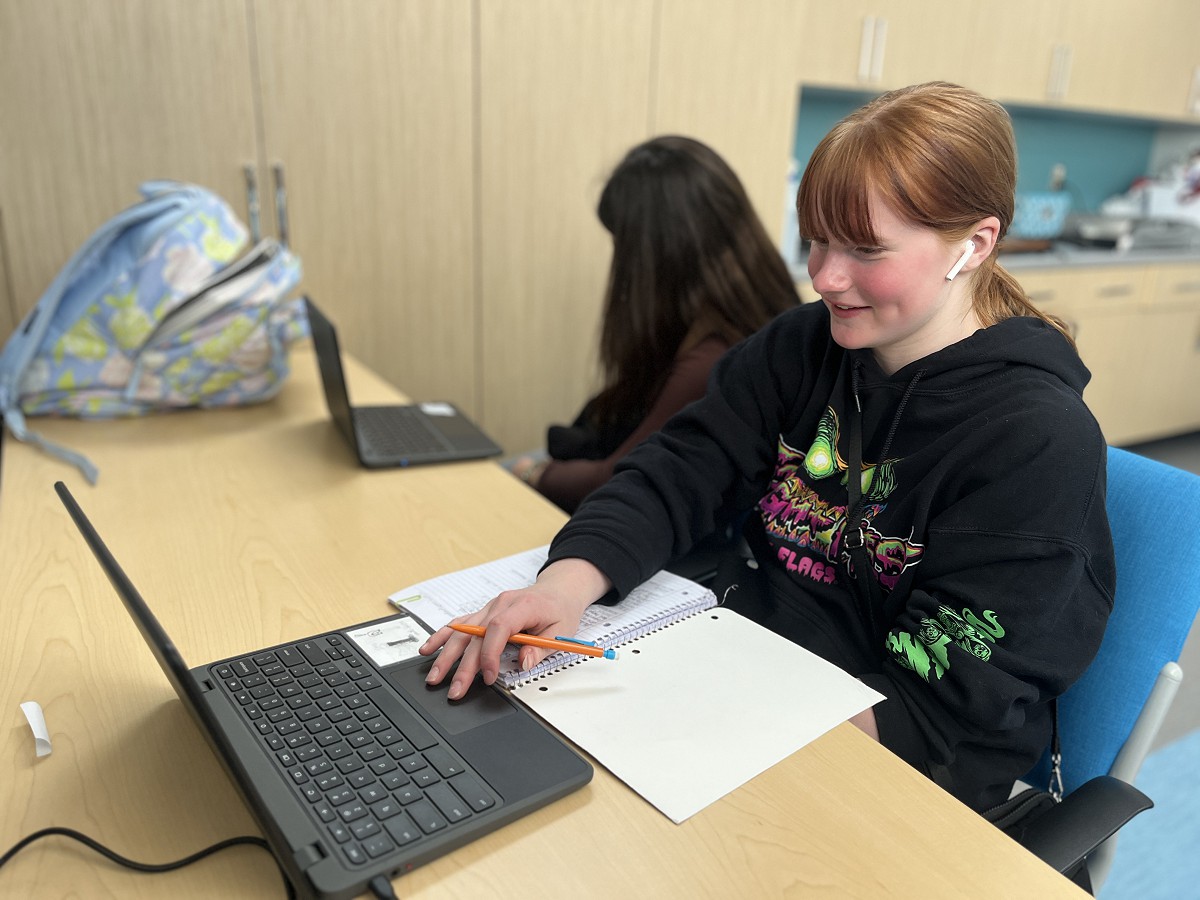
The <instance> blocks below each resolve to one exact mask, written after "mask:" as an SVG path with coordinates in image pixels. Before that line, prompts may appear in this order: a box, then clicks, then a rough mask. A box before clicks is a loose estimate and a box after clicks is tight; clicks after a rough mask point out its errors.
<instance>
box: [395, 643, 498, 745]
mask: <svg viewBox="0 0 1200 900" xmlns="http://www.w3.org/2000/svg"><path fill="white" fill-rule="evenodd" d="M432 664H433V660H429V661H428V662H424V663H422V664H420V665H416V666H414V665H398V666H391V667H389V668H386V669H384V670H383V674H384V675H386V676H387V679H388V681H389V682H391V683H392V684H393V685H394V686H395V687H396V688H397V689H398V690H399V691H400V693H402V694H403V695H404V696H405V697H406V698H408V699H409V700H411V701H412V702H413V704H414V705H416V706H417V707H418V708H419V709H420V710H421V711H422V712H424V713H425V714H426V715H427V716H429V717H430V718H431V719H433V720H434V721H435V722H437V723H438V724H439V725H440V726H441V727H442V728H444V729H445V730H446V731H448V732H449V733H450V734H462V733H463V732H464V731H470V730H471V729H472V728H477V727H479V726H480V725H483V724H486V723H487V722H493V721H495V720H496V719H501V718H504V717H505V716H510V715H512V714H513V712H514V709H513V707H512V704H511V703H509V702H508V701H507V700H506V699H505V698H504V697H503V696H501V694H500V693H499V691H497V690H495V689H493V688H490V687H487V686H486V685H484V684H483V682H481V681H479V680H478V679H476V680H475V681H474V682H472V684H471V687H470V689H469V690H468V691H467V694H466V696H465V697H463V698H462V699H461V700H455V701H450V700H447V699H446V687H447V685H446V684H445V683H444V682H443V683H442V684H440V685H438V686H437V687H429V686H428V685H426V684H425V676H426V675H427V674H428V673H429V667H430V666H431V665H432Z"/></svg>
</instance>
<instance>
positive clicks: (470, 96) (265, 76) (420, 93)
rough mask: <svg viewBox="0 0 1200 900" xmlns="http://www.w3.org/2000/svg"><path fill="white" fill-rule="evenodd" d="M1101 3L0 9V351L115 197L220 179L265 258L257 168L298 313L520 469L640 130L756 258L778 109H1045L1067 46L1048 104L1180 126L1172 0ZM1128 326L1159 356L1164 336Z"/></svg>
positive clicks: (583, 368)
mask: <svg viewBox="0 0 1200 900" xmlns="http://www.w3.org/2000/svg"><path fill="white" fill-rule="evenodd" d="M1122 7H1123V4H1117V3H1116V2H1115V0H1102V2H1101V3H1100V5H1099V6H1095V5H1094V4H1091V3H1089V4H1086V5H1085V4H1084V3H1083V2H1082V0H1063V2H1061V3H1052V4H1043V3H1039V2H1036V0H1011V2H1010V3H1009V4H1007V5H1006V6H1005V7H1004V8H1002V9H1001V8H998V7H989V6H986V5H982V4H966V5H965V6H964V4H961V3H958V2H950V0H917V2H901V0H850V2H847V3H844V4H828V3H825V4H819V3H816V2H813V0H656V2H654V3H646V2H644V0H573V2H571V3H562V2H560V0H488V2H485V3H480V2H477V0H436V2H435V0H206V2H204V3H201V4H183V5H181V4H168V3H161V2H155V0H5V2H4V3H0V83H3V84H4V85H5V86H6V87H7V88H8V89H6V90H5V91H3V92H0V226H2V230H0V245H2V246H0V267H4V266H6V267H7V274H6V275H4V277H3V278H2V279H0V340H2V339H4V338H5V337H6V336H7V334H8V333H9V332H10V331H11V329H12V328H13V327H14V326H15V324H16V323H17V322H18V321H19V319H20V317H21V316H23V315H24V313H25V312H26V311H27V310H28V309H29V308H30V307H31V306H32V305H33V304H34V302H36V300H37V298H38V296H39V295H40V294H41V292H42V291H43V290H44V289H45V287H46V285H47V284H49V282H50V281H51V279H52V278H53V276H54V274H55V273H56V272H57V271H58V270H59V269H60V268H61V266H62V265H63V264H64V263H65V262H66V260H67V259H68V258H69V257H70V255H71V254H72V253H73V252H74V251H75V250H76V249H77V248H78V247H79V246H80V245H81V244H82V243H83V241H84V240H86V238H87V237H88V236H89V235H90V234H91V233H92V231H94V230H95V228H96V227H97V226H98V225H99V224H101V223H102V222H103V221H105V220H106V219H107V218H108V217H109V216H111V215H113V214H114V213H116V212H117V211H118V210H120V209H122V208H124V207H126V206H128V205H130V204H131V203H132V202H134V200H136V194H135V191H136V187H137V185H138V184H139V183H140V182H142V181H144V180H148V179H151V178H156V177H169V178H174V179H179V180H187V181H194V182H197V183H199V184H203V185H205V186H207V187H210V188H212V189H214V190H216V191H217V192H218V193H220V194H221V195H222V196H224V197H226V198H227V199H228V200H229V201H231V203H232V205H233V206H234V208H235V210H236V211H237V212H238V213H239V214H240V215H242V216H243V217H244V218H247V219H248V214H249V209H248V206H247V202H246V195H245V184H244V178H245V176H244V169H245V168H246V167H249V168H250V171H251V172H252V173H254V174H255V176H256V178H257V181H258V184H259V185H260V192H261V196H262V199H263V202H262V209H263V217H262V218H263V229H264V231H265V232H266V233H278V227H279V223H277V222H276V221H275V217H274V215H273V204H272V203H271V197H272V192H273V189H274V186H275V172H276V171H278V172H280V173H282V174H283V175H284V180H285V184H286V188H287V191H286V195H287V202H288V212H289V215H288V223H289V226H290V227H289V230H288V234H289V237H290V240H291V245H292V247H293V249H294V250H295V251H296V253H297V255H298V256H299V257H300V259H301V261H302V263H303V265H304V280H303V282H302V286H303V289H304V290H306V291H308V292H309V293H311V295H312V296H313V298H314V299H315V300H316V301H317V302H318V303H320V304H321V305H322V306H323V307H324V308H325V309H327V311H328V312H329V313H330V315H331V316H332V317H333V318H334V320H335V321H336V322H337V323H338V325H339V329H340V331H341V332H342V334H343V336H344V340H345V344H346V347H347V349H348V350H349V351H350V352H351V353H353V354H355V355H356V356H358V357H359V358H360V359H362V360H363V361H364V362H365V363H367V364H368V365H369V366H370V367H371V368H373V369H374V370H376V371H377V372H379V373H381V374H382V375H383V376H384V377H385V378H387V379H388V380H389V381H391V382H393V383H394V384H396V385H398V386H399V387H400V388H401V389H403V390H404V391H406V392H407V393H409V394H410V395H411V396H414V397H417V398H435V397H436V398H445V399H449V400H453V401H454V402H456V403H458V404H460V405H461V406H462V407H463V408H464V409H466V410H467V411H469V412H471V413H472V414H474V415H476V416H477V417H478V418H479V419H480V421H481V422H482V424H483V425H484V426H485V427H486V428H487V429H488V430H489V431H491V432H492V433H493V434H494V435H495V436H496V437H497V438H498V439H499V440H500V442H501V444H502V445H504V446H505V447H506V449H508V450H510V451H512V452H519V451H521V450H524V449H526V448H528V447H532V446H536V445H537V444H539V443H540V442H541V440H542V438H543V435H544V429H545V426H546V424H548V423H550V422H554V421H563V420H565V419H567V418H569V417H570V416H572V415H573V414H574V413H575V412H576V411H577V409H578V408H579V406H580V405H581V404H582V402H583V400H584V399H585V398H586V397H587V396H588V394H589V393H590V392H591V391H593V390H594V389H595V388H596V386H597V385H596V376H597V367H596V344H597V339H598V325H599V319H600V304H601V301H602V296H603V291H604V285H605V279H606V275H607V265H608V256H609V250H610V245H609V239H608V236H607V234H606V233H605V232H604V230H603V228H601V226H600V225H599V223H598V222H597V220H596V217H595V204H596V201H597V199H598V197H599V192H600V190H601V188H602V186H603V183H604V180H605V178H606V176H607V174H608V172H609V171H610V170H611V168H612V166H613V165H615V164H616V162H617V161H618V160H619V159H620V157H621V155H622V154H623V153H624V152H625V151H626V150H627V149H628V148H629V147H630V146H632V145H633V144H635V143H637V142H638V141H641V140H643V139H645V138H647V137H649V136H651V135H653V134H659V133H666V132H674V133H682V134H689V135H692V136H694V137H697V138H699V139H700V140H703V141H705V142H707V143H709V144H711V145H712V146H713V147H714V148H715V149H716V150H717V151H718V152H720V153H721V154H722V155H723V156H724V157H725V158H726V159H727V160H728V161H729V162H730V164H731V165H732V166H733V168H734V169H735V171H737V173H738V175H739V177H740V178H741V179H742V181H743V183H744V184H745V186H746V189H747V192H748V194H749V195H750V197H751V200H752V201H753V203H754V205H755V208H756V209H757V210H758V212H759V214H760V216H761V217H762V219H763V222H764V224H765V225H766V227H767V229H768V231H769V232H770V233H771V234H773V235H779V234H780V233H781V224H782V221H783V218H784V208H785V204H786V203H787V202H788V199H787V198H786V197H785V195H784V184H785V178H786V171H787V163H788V160H789V158H790V150H791V146H792V138H793V128H794V122H793V119H792V116H793V112H794V110H795V102H796V92H797V90H798V87H799V86H800V85H801V84H823V85H829V86H842V87H857V88H860V89H864V90H867V91H877V90H883V89H886V88H890V87H896V86H899V85H902V84H907V83H912V82H916V81H923V80H928V79H931V78H949V79H952V80H958V81H962V82H964V83H966V84H969V85H971V86H973V87H977V88H979V89H980V90H983V91H984V92H985V93H988V94H990V95H993V96H996V97H999V98H1001V99H1005V100H1020V101H1025V102H1035V103H1044V102H1047V90H1048V86H1052V85H1053V84H1054V83H1055V82H1053V79H1052V78H1051V76H1052V75H1053V74H1054V72H1055V71H1057V70H1056V69H1055V66H1056V65H1057V66H1061V65H1062V64H1063V62H1064V59H1063V57H1062V55H1061V50H1058V49H1056V48H1061V47H1064V46H1068V47H1070V48H1071V60H1070V62H1071V68H1070V72H1069V75H1070V77H1069V79H1068V82H1067V86H1066V89H1065V94H1064V96H1062V97H1060V98H1059V99H1058V100H1056V101H1054V102H1058V103H1062V104H1064V105H1067V106H1072V105H1078V106H1082V107H1091V108H1106V109H1112V110H1115V111H1121V112H1135V113H1140V114H1143V115H1165V116H1172V117H1178V116H1181V115H1182V114H1183V112H1182V108H1181V104H1183V105H1186V99H1187V98H1186V93H1187V89H1188V86H1189V85H1188V84H1187V77H1188V73H1189V72H1190V71H1191V69H1189V68H1188V67H1189V66H1194V64H1195V63H1196V62H1200V60H1196V59H1195V57H1196V55H1197V52H1198V51H1197V50H1196V49H1195V47H1193V46H1192V43H1193V42H1191V41H1190V37H1191V34H1192V32H1194V30H1195V29H1194V28H1190V27H1181V25H1180V23H1183V24H1184V25H1186V23H1187V22H1188V19H1189V17H1191V18H1192V19H1194V18H1195V13H1194V11H1193V4H1192V0H1166V2H1165V3H1164V4H1160V5H1158V6H1156V9H1160V10H1165V12H1159V13H1158V14H1157V18H1156V19H1155V20H1154V21H1153V22H1151V21H1150V20H1137V21H1136V22H1130V21H1129V20H1128V19H1127V18H1126V16H1127V15H1128V14H1127V13H1124V12H1123V10H1122ZM1147 35H1153V40H1150V39H1147V37H1146V36H1147ZM1056 53H1059V56H1056V55H1055V54H1056ZM1143 57H1144V59H1143ZM1181 72H1182V73H1183V76H1182V86H1180V85H1181V76H1180V74H1179V73H1181ZM3 274H4V273H2V272H0V275H3ZM6 294H7V296H6ZM1156 296H1157V295H1156ZM1106 308H1108V309H1110V310H1111V314H1110V315H1109V316H1108V319H1105V318H1104V317H1103V316H1100V318H1099V320H1098V321H1106V322H1107V324H1104V325H1099V326H1098V325H1096V324H1095V322H1092V323H1091V325H1090V328H1089V329H1088V330H1085V331H1083V332H1081V334H1082V335H1083V337H1082V338H1081V340H1082V341H1083V343H1084V345H1085V346H1086V345H1089V344H1090V345H1092V346H1093V347H1096V348H1103V347H1105V346H1106V341H1105V340H1101V338H1100V337H1099V335H1101V334H1102V333H1103V331H1104V329H1106V328H1107V329H1109V330H1111V331H1112V333H1113V334H1114V335H1117V334H1118V333H1119V332H1120V331H1121V330H1122V327H1123V326H1122V324H1121V317H1122V316H1125V315H1127V314H1128V311H1125V312H1121V311H1120V310H1119V308H1118V306H1115V305H1114V306H1110V307H1106ZM1155 309H1156V310H1157V313H1156V314H1157V315H1159V316H1161V317H1162V319H1161V321H1162V322H1164V323H1169V324H1171V325H1172V326H1173V334H1178V333H1181V329H1182V328H1183V326H1184V325H1186V324H1187V321H1188V320H1187V316H1188V315H1190V313H1189V312H1188V311H1187V310H1189V309H1190V307H1188V306H1187V304H1182V305H1181V304H1167V305H1165V306H1162V307H1161V308H1160V307H1156V308H1155ZM1142 311H1143V312H1144V310H1142ZM1090 315H1092V316H1096V315H1097V314H1095V313H1090ZM1109 320H1111V321H1109ZM1084 324H1085V326H1086V325H1087V324H1088V323H1084ZM1126 324H1128V323H1126ZM1137 327H1143V326H1140V325H1139V326H1137ZM1147 327H1148V326H1147ZM1178 339H1179V340H1180V341H1182V340H1183V339H1182V338H1178ZM1114 341H1115V337H1114ZM1090 352H1092V353H1094V354H1099V352H1100V350H1099V349H1094V350H1092V351H1090ZM1106 352H1108V351H1106ZM1113 352H1114V353H1115V352H1116V351H1113ZM1102 381H1103V379H1101V382H1102ZM1099 383H1100V382H1098V384H1099ZM1112 390H1113V391H1114V392H1115V391H1116V386H1115V385H1113V386H1112ZM1093 391H1094V392H1095V394H1096V396H1097V401H1096V402H1098V403H1099V402H1100V399H1099V398H1100V397H1101V395H1102V394H1103V393H1105V392H1104V391H1102V390H1099V389H1098V388H1095V387H1094V388H1093ZM1114 396H1115V393H1114ZM1114 402H1115V401H1114Z"/></svg>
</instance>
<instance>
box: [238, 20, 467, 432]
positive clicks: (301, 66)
mask: <svg viewBox="0 0 1200 900" xmlns="http://www.w3.org/2000/svg"><path fill="white" fill-rule="evenodd" d="M471 6H472V5H471V3H470V2H469V0H446V2H439V3H428V2H425V0H253V2H252V3H251V4H250V6H249V9H250V11H251V13H252V15H253V22H254V31H255V35H256V46H255V59H256V61H257V67H258V75H259V79H258V84H259V90H258V94H257V102H258V108H259V112H260V115H261V121H262V154H263V158H264V160H265V164H266V168H267V169H268V170H270V173H271V178H272V186H273V183H274V177H275V172H276V171H277V169H278V170H279V171H282V173H283V176H284V185H285V187H286V196H287V224H288V228H287V233H288V237H289V240H290V245H291V247H292V249H293V250H294V251H295V252H296V254H297V255H298V256H299V257H300V260H301V262H302V264H303V266H304V278H303V281H302V283H301V287H302V289H303V290H304V291H305V292H306V293H308V294H309V295H311V296H312V298H313V299H314V300H315V301H316V302H317V304H318V305H319V306H320V307H321V308H322V310H324V311H325V312H326V313H327V314H328V315H329V316H330V318H331V319H332V320H333V321H334V322H335V323H336V324H337V327H338V332H339V336H341V337H342V339H343V341H344V342H345V344H346V346H347V347H348V348H350V350H351V351H352V352H353V353H354V354H355V355H357V356H358V357H359V358H361V359H363V360H365V361H367V362H369V364H370V366H371V368H372V369H374V370H375V371H376V372H378V373H380V374H381V375H383V377H384V378H386V379H387V380H388V381H390V382H391V383H393V384H396V385H399V386H401V387H402V389H403V390H404V391H405V392H407V393H408V394H410V395H411V396H413V397H414V398H418V399H446V400H453V401H454V402H456V403H458V404H459V405H460V406H461V407H462V408H463V409H466V410H469V411H470V412H472V413H478V411H479V396H478V393H477V392H478V385H479V361H480V355H481V348H480V332H479V329H478V328H477V327H476V319H477V310H476V300H475V296H474V289H475V276H476V272H475V265H476V260H475V252H474V251H475V246H474V242H475V225H476V218H475V216H476V210H475V204H474V184H473V177H474V176H473V166H474V159H473V155H472V142H473V125H472V119H471V109H472V96H473V86H472V65H473V59H472V48H471V45H470V42H469V41H467V40H464V39H463V36H464V35H467V34H469V33H470V30H471ZM266 196H268V197H269V196H270V194H269V193H268V194H267V195H266ZM265 205H266V206H267V207H271V206H272V205H271V204H265ZM270 212H273V208H271V209H270ZM265 218H267V219H270V218H271V217H270V214H269V213H268V214H266V215H265ZM271 221H273V220H271ZM274 227H275V229H276V232H277V233H278V228H279V223H277V222H275V223H274ZM351 390H352V391H353V385H351Z"/></svg>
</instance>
